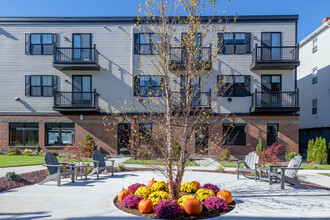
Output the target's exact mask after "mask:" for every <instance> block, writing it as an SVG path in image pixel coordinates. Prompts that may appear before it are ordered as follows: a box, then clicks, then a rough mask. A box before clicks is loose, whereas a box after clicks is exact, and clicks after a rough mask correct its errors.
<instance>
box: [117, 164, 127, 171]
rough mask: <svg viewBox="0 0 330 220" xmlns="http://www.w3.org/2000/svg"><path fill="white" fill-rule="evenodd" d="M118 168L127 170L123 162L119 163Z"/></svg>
mask: <svg viewBox="0 0 330 220" xmlns="http://www.w3.org/2000/svg"><path fill="white" fill-rule="evenodd" d="M118 170H119V171H125V170H126V167H125V165H124V164H122V163H120V164H118Z"/></svg>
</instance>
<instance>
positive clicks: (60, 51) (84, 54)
mask: <svg viewBox="0 0 330 220" xmlns="http://www.w3.org/2000/svg"><path fill="white" fill-rule="evenodd" d="M98 56H99V52H98V51H97V50H96V47H95V45H94V47H93V48H72V47H56V48H55V49H54V61H53V66H54V67H55V68H56V69H58V70H100V66H99V64H98Z"/></svg>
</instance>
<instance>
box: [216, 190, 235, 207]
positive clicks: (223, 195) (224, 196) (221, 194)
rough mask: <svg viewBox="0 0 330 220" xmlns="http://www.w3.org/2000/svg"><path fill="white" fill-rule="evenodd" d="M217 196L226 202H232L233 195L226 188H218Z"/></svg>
mask: <svg viewBox="0 0 330 220" xmlns="http://www.w3.org/2000/svg"><path fill="white" fill-rule="evenodd" d="M217 197H219V198H221V199H224V200H225V201H226V203H227V204H230V203H232V202H233V197H232V195H231V193H230V192H229V191H228V190H220V191H219V192H218V193H217Z"/></svg>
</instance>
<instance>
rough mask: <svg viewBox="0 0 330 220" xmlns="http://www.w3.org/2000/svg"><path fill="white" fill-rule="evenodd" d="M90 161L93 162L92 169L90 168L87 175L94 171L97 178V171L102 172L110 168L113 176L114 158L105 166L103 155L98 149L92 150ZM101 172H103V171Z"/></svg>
mask: <svg viewBox="0 0 330 220" xmlns="http://www.w3.org/2000/svg"><path fill="white" fill-rule="evenodd" d="M92 159H93V160H92V162H93V164H94V169H93V170H92V172H91V173H90V174H89V175H93V174H94V173H96V176H97V178H99V172H100V171H102V170H104V172H106V171H109V170H111V176H113V169H114V163H115V161H114V160H110V161H111V163H112V164H111V165H110V166H107V165H106V164H105V160H104V155H103V154H101V152H100V151H98V150H96V151H94V153H93V155H92ZM104 172H103V173H104Z"/></svg>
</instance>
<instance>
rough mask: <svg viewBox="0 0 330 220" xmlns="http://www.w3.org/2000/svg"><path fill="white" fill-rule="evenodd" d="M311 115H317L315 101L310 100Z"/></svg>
mask: <svg viewBox="0 0 330 220" xmlns="http://www.w3.org/2000/svg"><path fill="white" fill-rule="evenodd" d="M315 103H316V105H314V104H315ZM312 115H317V99H312Z"/></svg>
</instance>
